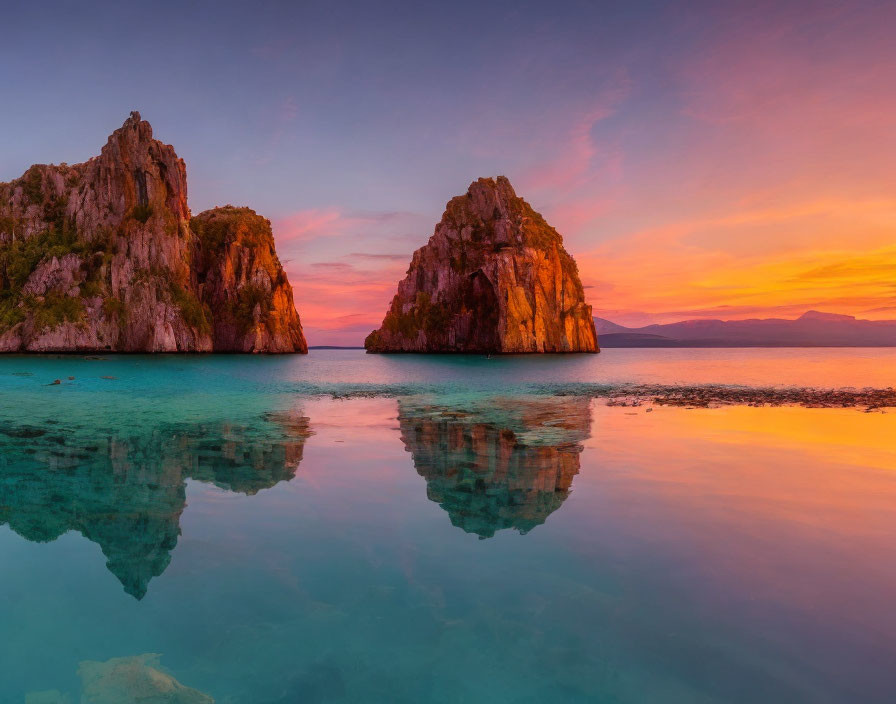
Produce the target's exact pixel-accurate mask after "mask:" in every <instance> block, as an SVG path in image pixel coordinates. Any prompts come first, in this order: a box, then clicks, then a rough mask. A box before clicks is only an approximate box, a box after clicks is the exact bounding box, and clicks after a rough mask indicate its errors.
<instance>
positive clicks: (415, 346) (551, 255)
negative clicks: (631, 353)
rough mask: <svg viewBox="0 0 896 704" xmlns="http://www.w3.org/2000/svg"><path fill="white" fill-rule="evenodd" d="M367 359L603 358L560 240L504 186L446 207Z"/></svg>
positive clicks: (370, 340) (477, 188) (475, 190)
mask: <svg viewBox="0 0 896 704" xmlns="http://www.w3.org/2000/svg"><path fill="white" fill-rule="evenodd" d="M364 346H365V347H366V348H367V351H368V352H473V353H503V354H511V353H529V352H597V351H598V347H597V334H596V333H595V330H594V320H593V319H592V317H591V306H589V305H587V304H586V303H585V294H584V291H583V289H582V283H581V281H580V280H579V273H578V269H577V267H576V263H575V261H574V260H573V258H572V257H571V256H570V255H569V254H568V253H567V252H566V250H565V249H564V248H563V239H562V237H561V236H560V234H559V233H558V232H557V231H556V230H555V229H554V228H553V227H551V226H550V225H548V223H547V222H545V220H544V218H543V217H542V216H541V215H539V214H538V213H537V212H535V211H534V210H533V209H532V207H531V206H530V205H529V204H528V203H527V202H526V201H524V200H523V199H522V198H519V197H518V196H517V195H516V193H515V192H514V190H513V186H511V185H510V181H508V180H507V179H506V178H505V177H503V176H499V177H498V178H497V179H490V178H488V179H484V178H481V179H479V180H478V181H475V182H474V183H473V184H471V185H470V188H469V190H468V191H467V193H466V195H463V196H458V197H457V198H453V199H451V200H450V201H449V202H448V207H447V209H446V210H445V214H444V215H443V216H442V220H441V222H440V223H439V224H438V225H436V229H435V233H434V234H433V236H432V237H431V238H430V240H429V243H428V244H427V245H426V246H424V247H421V248H420V249H418V250H417V251H416V252H414V256H413V258H412V260H411V265H410V268H409V269H408V273H407V276H406V278H405V279H404V280H403V281H401V283H399V284H398V293H397V294H396V295H395V298H394V299H393V300H392V306H391V307H390V309H389V311H388V313H386V317H385V319H384V320H383V325H382V327H381V328H380V329H379V330H376V331H374V332H372V333H371V334H370V335H369V336H368V337H367V340H366V341H365V343H364Z"/></svg>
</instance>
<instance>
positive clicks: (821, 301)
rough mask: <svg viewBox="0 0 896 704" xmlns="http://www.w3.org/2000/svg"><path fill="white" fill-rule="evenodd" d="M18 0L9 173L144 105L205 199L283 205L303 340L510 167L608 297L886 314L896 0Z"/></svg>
mask: <svg viewBox="0 0 896 704" xmlns="http://www.w3.org/2000/svg"><path fill="white" fill-rule="evenodd" d="M2 14H3V20H2V22H3V29H4V31H3V32H2V35H0V36H2V40H0V79H2V83H0V84H2V85H3V87H4V92H5V100H4V108H5V109H4V110H3V113H2V114H3V118H2V130H0V180H9V179H11V178H15V177H17V176H19V175H21V173H22V172H24V171H25V169H26V168H27V167H28V166H29V165H30V164H32V163H36V162H60V161H67V162H70V163H74V162H79V161H83V160H85V159H87V158H88V157H90V156H92V155H94V154H96V153H98V151H99V148H100V147H101V146H102V144H104V143H105V140H106V137H107V135H108V134H109V133H110V132H111V131H112V130H113V129H115V128H117V127H118V126H119V125H120V124H121V123H122V121H123V120H124V119H125V117H127V115H128V113H129V112H130V111H131V110H134V109H136V110H139V111H140V112H141V114H142V115H143V117H144V118H145V119H147V120H149V121H150V122H151V123H152V125H153V128H154V131H155V135H156V137H157V138H159V139H161V140H163V141H165V142H168V143H171V144H174V145H175V147H176V149H177V151H178V154H179V155H180V156H182V157H183V158H184V159H185V160H186V162H187V169H188V175H189V183H190V206H191V208H192V209H193V211H194V212H199V211H201V210H203V209H206V208H208V207H212V206H215V205H221V204H225V203H233V204H235V205H249V206H250V207H252V208H254V209H255V210H257V211H258V212H259V213H261V214H263V215H265V216H267V217H269V218H270V219H271V220H272V221H273V223H274V227H275V236H276V237H277V240H278V251H279V253H280V256H281V259H282V260H284V262H285V265H286V267H287V271H288V273H289V274H290V278H291V280H292V281H293V284H294V287H295V289H296V301H297V305H298V308H299V312H300V314H301V315H302V318H303V322H304V324H305V328H306V333H307V336H308V339H309V342H310V343H311V344H326V343H331V344H357V343H360V341H361V340H362V339H363V336H364V333H366V332H368V331H369V330H370V329H372V328H373V327H375V326H376V325H377V324H378V323H379V321H380V320H381V318H382V315H383V313H384V312H385V310H386V307H387V305H388V301H389V299H390V298H391V295H392V293H393V292H394V287H395V284H396V283H397V281H398V279H399V278H401V276H402V275H403V272H404V270H405V268H406V266H407V262H408V261H409V260H410V255H411V252H412V251H413V250H414V249H415V248H417V247H419V246H421V245H422V244H424V243H425V242H426V240H427V238H428V237H429V235H430V234H431V233H432V229H433V226H434V224H435V223H436V221H437V220H438V219H439V217H440V216H441V213H442V210H443V209H444V205H445V202H446V201H447V200H448V199H449V198H450V197H452V196H454V195H457V194H460V193H463V192H464V191H465V190H466V187H467V186H468V185H469V183H470V182H471V181H472V180H474V179H475V178H477V177H479V176H494V175H497V174H506V175H507V176H509V177H510V178H511V181H512V182H513V183H514V185H515V186H516V189H517V191H518V193H519V194H520V195H522V196H524V197H525V198H526V199H527V200H529V201H530V202H531V203H532V205H533V206H534V207H535V208H536V209H538V210H540V211H541V212H543V213H544V214H545V216H546V217H547V218H548V220H549V221H550V222H551V223H552V224H554V225H555V226H557V227H558V229H560V231H561V232H562V234H563V235H564V237H565V240H566V242H567V247H568V249H569V250H570V251H571V253H572V254H573V255H574V256H575V257H576V258H577V260H578V261H579V265H580V269H581V271H582V276H583V280H584V282H585V284H586V285H587V286H588V287H589V288H588V289H587V292H588V296H589V302H590V303H592V304H593V305H594V307H595V312H596V313H598V314H600V315H605V316H607V317H611V318H614V319H617V320H619V321H620V322H623V323H630V324H637V323H645V322H651V321H667V320H670V319H672V318H680V317H702V316H713V317H744V316H748V315H765V314H769V315H771V314H782V315H787V316H791V315H793V314H796V313H798V312H800V311H801V309H802V310H804V309H806V308H810V307H811V308H819V307H820V308H826V309H836V310H841V311H843V312H850V313H854V314H859V315H863V316H865V317H881V316H883V317H896V313H894V312H893V311H896V288H894V287H893V286H892V285H891V286H890V287H889V288H887V282H888V281H889V282H892V281H893V280H896V276H889V278H887V276H886V272H887V266H889V264H890V263H894V262H896V251H894V249H893V247H894V245H896V236H894V234H893V232H894V223H896V204H894V200H893V198H894V193H896V189H894V186H896V170H894V169H893V168H892V165H893V163H896V162H894V156H896V148H894V146H896V137H894V133H896V130H893V124H894V119H893V118H894V117H896V110H894V107H896V98H894V86H896V60H894V50H893V48H892V43H893V42H892V30H893V27H894V26H896V22H894V20H896V11H894V5H893V3H884V2H880V3H877V2H862V3H852V4H849V5H847V4H845V3H832V2H800V3H788V2H783V3H782V2H776V3H771V2H767V3H766V2H749V3H738V2H725V3H719V2H705V3H699V2H686V3H675V2H630V3H621V2H614V3H609V2H606V3H601V2H551V3H544V2H537V3H526V2H519V1H517V2H488V3H482V2H451V3H445V2H442V3H427V2H422V3H421V2H415V3H367V2H364V3H361V2H358V3H334V2H329V3H293V2H263V1H260V2H255V3H238V4H230V3H226V2H186V3H165V2H161V3H146V2H141V3H127V2H114V3H113V2H108V3H99V2H61V3H60V2H43V3H28V4H27V5H26V4H25V3H14V4H9V5H7V6H5V7H4V8H3V13H2ZM844 262H845V263H846V268H845V269H844V268H843V266H844ZM832 267H833V268H832ZM838 267H839V268H838ZM873 271H877V272H878V273H877V274H872V273H871V272H873ZM889 271H890V273H892V269H890V270H889ZM813 272H816V273H813ZM817 272H824V273H822V274H819V273H817ZM856 272H859V273H856ZM813 277H814V278H813ZM757 282H759V283H757ZM760 284H761V285H760ZM872 311H878V312H876V313H875V312H872Z"/></svg>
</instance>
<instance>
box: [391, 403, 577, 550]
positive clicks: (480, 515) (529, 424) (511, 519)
mask: <svg viewBox="0 0 896 704" xmlns="http://www.w3.org/2000/svg"><path fill="white" fill-rule="evenodd" d="M590 404H591V401H590V399H587V398H579V397H562V398H561V397H525V398H519V397H516V398H488V399H473V400H469V399H466V400H460V399H459V400H457V401H455V402H450V403H445V402H443V401H441V400H437V401H427V400H420V399H418V400H402V401H400V402H399V412H398V421H399V424H400V427H401V438H402V440H403V441H404V444H405V448H406V449H407V450H408V451H409V452H410V453H411V454H412V456H413V459H414V466H415V467H416V468H417V472H418V473H419V474H420V475H421V476H422V477H423V478H424V479H426V495H427V497H428V498H429V499H430V500H431V501H435V502H436V503H438V504H439V505H440V506H441V507H442V508H444V509H445V510H446V511H447V512H448V515H449V516H450V518H451V523H452V524H453V525H455V526H457V527H458V528H462V529H463V530H465V531H466V532H468V533H475V534H477V535H478V536H479V537H480V538H490V537H492V536H493V535H494V534H495V532H497V531H499V530H502V529H504V528H515V529H516V530H518V531H519V532H520V533H522V534H525V533H528V532H529V531H530V530H532V529H533V528H534V527H535V526H538V525H541V524H542V523H544V522H545V520H546V519H547V517H548V516H549V515H550V514H551V513H553V512H554V511H556V510H557V509H558V508H560V506H561V504H562V503H563V502H564V501H565V500H566V497H567V496H568V495H569V491H570V487H571V486H572V481H573V477H575V475H576V474H578V472H579V455H580V453H581V452H582V445H581V443H582V442H583V441H584V440H586V439H587V438H588V437H589V434H590V429H591V411H590Z"/></svg>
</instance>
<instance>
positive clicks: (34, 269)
mask: <svg viewBox="0 0 896 704" xmlns="http://www.w3.org/2000/svg"><path fill="white" fill-rule="evenodd" d="M87 351H93V352H96V351H111V352H306V351H307V345H306V344H305V339H304V336H303V334H302V327H301V324H300V322H299V317H298V315H297V314H296V310H295V306H294V305H293V299H292V289H291V287H290V285H289V282H288V281H287V280H286V277H285V275H284V273H283V269H282V267H281V266H280V262H279V260H278V259H277V255H276V253H275V251H274V241H273V236H272V234H271V228H270V223H269V222H268V221H267V220H265V219H264V218H261V217H260V216H258V215H256V214H255V213H254V212H253V211H251V210H249V209H247V208H233V207H230V206H227V207H225V208H216V209H214V210H210V211H207V212H205V213H202V214H200V215H198V216H196V217H195V218H192V219H191V217H190V210H189V208H188V207H187V174H186V167H185V165H184V162H183V160H182V159H180V158H178V156H177V154H175V152H174V148H173V147H171V146H170V145H166V144H162V143H161V142H159V141H157V140H155V139H153V136H152V127H150V125H149V123H148V122H146V121H144V120H141V119H140V114H139V113H136V112H134V113H131V116H130V117H129V118H128V119H127V120H126V121H125V123H124V125H123V126H122V127H121V129H118V130H116V131H115V132H114V133H113V134H112V135H111V136H110V137H109V141H108V142H107V143H106V145H105V146H104V147H103V149H102V152H101V153H100V155H99V156H98V157H94V158H92V159H90V160H89V161H86V162H84V163H83V164H76V165H74V166H69V165H67V164H60V165H58V166H57V165H51V166H47V165H35V166H32V167H31V168H30V169H28V171H26V172H25V174H24V175H23V176H22V177H21V178H18V179H16V180H14V181H11V182H9V183H0V352H87Z"/></svg>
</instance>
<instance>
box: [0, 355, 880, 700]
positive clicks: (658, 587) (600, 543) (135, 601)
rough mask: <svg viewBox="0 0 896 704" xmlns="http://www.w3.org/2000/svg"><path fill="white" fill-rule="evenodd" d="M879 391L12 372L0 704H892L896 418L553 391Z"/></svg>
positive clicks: (339, 369) (540, 365)
mask: <svg viewBox="0 0 896 704" xmlns="http://www.w3.org/2000/svg"><path fill="white" fill-rule="evenodd" d="M894 372H896V353H894V352H892V351H888V350H843V349H838V350H607V351H605V352H604V353H602V354H601V355H597V356H582V357H540V358H531V357H530V358H497V359H491V360H489V359H485V358H481V357H470V358H467V357H416V356H401V357H382V356H366V355H364V354H363V353H361V352H358V351H315V352H312V353H311V354H310V355H308V356H307V357H240V356H232V357H230V356H222V357H180V356H168V357H142V356H133V357H108V358H103V359H85V358H80V357H59V358H54V357H6V358H0V450H2V454H0V564H2V566H3V567H2V569H3V576H2V580H0V702H4V703H5V702H24V701H26V697H30V701H32V702H62V701H70V702H77V701H80V700H81V699H80V697H81V696H82V694H83V696H84V700H83V701H87V702H107V701H108V702H111V701H117V700H120V699H118V697H119V696H120V695H119V694H116V692H120V691H121V689H120V688H121V686H122V683H123V682H124V683H126V685H127V686H128V687H131V688H133V689H134V690H136V689H137V688H138V687H143V686H146V684H145V683H146V682H147V681H151V682H153V683H155V684H154V685H153V686H164V687H168V688H169V694H170V697H169V700H168V701H183V702H187V701H209V699H208V698H206V697H210V698H213V699H214V701H216V702H246V703H252V704H255V703H260V704H268V703H274V702H282V703H286V702H289V703H292V702H423V701H427V702H429V701H432V702H521V703H522V702H532V703H534V702H594V701H600V702H682V703H684V702H688V703H690V702H858V701H861V702H890V701H892V700H893V693H894V692H896V612H894V610H893V609H892V604H891V601H892V597H893V594H896V443H894V441H893V438H894V437H896V412H891V413H870V414H866V413H860V412H858V411H856V410H852V409H845V410H844V409H805V408H747V407H726V408H716V409H699V410H685V409H679V408H662V407H656V408H650V412H647V407H639V408H620V407H608V406H606V405H604V404H603V403H602V402H601V401H600V400H594V399H592V398H590V396H589V395H588V394H581V395H564V396H557V395H555V394H554V393H553V390H555V389H559V388H562V389H564V391H565V392H568V391H569V389H570V388H571V387H575V386H576V385H583V384H592V385H593V384H618V383H626V382H639V383H640V382H657V383H729V384H747V385H750V384H754V385H780V384H786V385H818V386H825V387H832V386H857V387H862V386H877V387H880V386H889V385H893V384H894V383H896V380H894V378H893V377H894ZM70 376H71V377H74V379H69V378H68V377H70ZM107 377H108V378H107ZM56 379H59V380H60V383H59V384H56V385H48V384H51V383H52V382H53V381H54V380H56ZM156 656H157V657H156ZM115 658H121V659H123V660H116V661H114V662H113V663H112V664H110V663H109V662H108V661H110V660H112V659H115ZM175 680H176V682H179V683H180V685H177V686H175V685H176V683H175ZM160 683H161V684H160ZM116 687H118V688H119V689H117V690H116ZM178 687H180V689H178ZM200 693H204V694H200Z"/></svg>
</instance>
